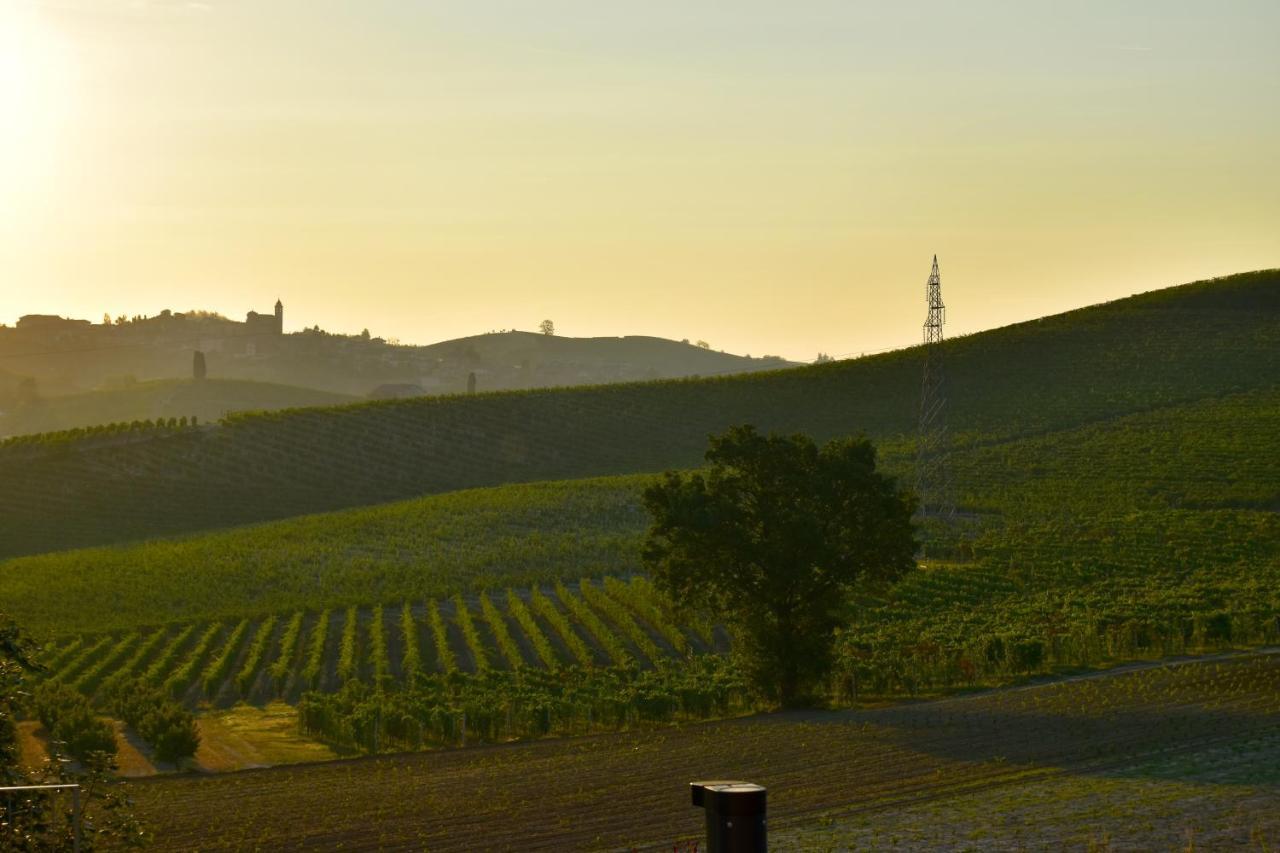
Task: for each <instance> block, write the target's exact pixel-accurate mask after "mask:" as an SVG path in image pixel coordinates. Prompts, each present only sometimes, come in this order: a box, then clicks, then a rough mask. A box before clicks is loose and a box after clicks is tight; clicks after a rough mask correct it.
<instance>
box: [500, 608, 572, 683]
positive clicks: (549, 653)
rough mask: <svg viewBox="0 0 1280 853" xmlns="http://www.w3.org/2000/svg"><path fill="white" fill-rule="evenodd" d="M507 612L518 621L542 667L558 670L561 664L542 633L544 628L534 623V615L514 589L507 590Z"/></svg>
mask: <svg viewBox="0 0 1280 853" xmlns="http://www.w3.org/2000/svg"><path fill="white" fill-rule="evenodd" d="M507 612H508V613H510V614H511V618H513V619H515V620H516V624H517V625H519V626H520V630H521V631H523V632H524V636H525V639H527V640H528V641H529V644H530V645H531V646H533V651H534V654H536V655H537V656H538V660H539V661H541V662H542V665H543V666H545V667H547V668H548V669H555V668H557V667H558V666H559V665H560V664H559V660H558V659H557V658H556V651H555V649H553V648H552V647H551V642H550V641H549V640H548V639H547V635H546V634H544V633H542V628H540V627H539V626H538V623H537V622H536V621H534V618H533V614H532V613H530V612H529V608H528V607H527V606H526V605H525V603H524V599H522V598H521V597H520V596H519V594H517V593H516V591H515V590H514V589H508V590H507Z"/></svg>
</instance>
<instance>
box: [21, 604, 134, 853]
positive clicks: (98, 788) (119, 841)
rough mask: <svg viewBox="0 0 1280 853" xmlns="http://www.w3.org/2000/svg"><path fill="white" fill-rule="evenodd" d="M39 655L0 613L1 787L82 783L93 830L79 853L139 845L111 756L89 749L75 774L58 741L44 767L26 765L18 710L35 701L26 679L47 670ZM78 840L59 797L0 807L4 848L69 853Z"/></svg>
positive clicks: (88, 824) (86, 821)
mask: <svg viewBox="0 0 1280 853" xmlns="http://www.w3.org/2000/svg"><path fill="white" fill-rule="evenodd" d="M38 651H39V650H38V649H37V648H36V646H35V644H34V643H32V642H31V640H30V638H28V637H27V636H26V634H25V633H23V632H22V631H21V630H19V629H18V628H17V626H15V625H14V624H13V623H12V622H10V621H9V620H8V618H7V617H5V616H4V614H2V613H0V787H3V786H24V785H48V784H68V783H72V784H78V785H79V786H80V796H81V803H82V807H83V809H84V812H83V821H84V827H85V829H86V830H91V831H87V832H86V833H85V834H84V837H83V838H81V839H80V845H79V847H80V849H81V850H83V851H86V853H87V851H91V850H93V849H96V848H98V847H99V843H101V846H106V847H111V848H113V849H119V848H120V847H136V846H140V845H141V844H142V843H144V842H145V841H146V840H147V836H146V834H145V833H144V832H143V831H142V827H141V826H140V825H139V824H138V822H137V820H136V819H135V818H134V817H133V814H132V812H131V809H130V804H129V801H128V799H127V798H126V797H125V796H124V793H123V791H121V790H120V785H119V784H118V783H116V782H114V780H112V779H111V777H110V773H111V771H112V770H114V764H113V763H112V762H111V759H110V756H109V755H107V754H105V753H103V752H98V751H94V750H92V749H88V750H85V752H86V755H85V758H87V759H89V760H88V761H86V762H85V766H84V769H83V770H82V771H75V770H72V769H71V768H70V767H69V765H68V764H67V762H65V761H63V760H60V758H59V756H58V755H57V754H56V747H57V746H58V744H57V742H56V740H55V743H54V746H55V754H54V755H53V756H52V758H51V760H49V761H48V762H47V763H46V765H45V767H44V769H42V770H32V769H30V768H26V767H23V766H21V764H20V761H19V757H18V748H17V737H16V729H15V727H14V724H13V720H14V717H15V715H16V713H17V712H18V709H19V706H22V705H26V704H28V703H29V702H30V697H29V694H28V692H27V691H26V690H25V689H24V688H25V684H24V683H23V682H24V680H25V679H26V677H27V676H28V675H29V674H31V673H33V672H39V671H41V669H42V667H40V665H39V663H38V662H37V660H36V658H37V653H38ZM77 695H78V694H77ZM80 699H81V702H83V701H84V700H83V697H80ZM55 737H56V736H55ZM79 746H84V744H79ZM88 746H92V744H89V745H88ZM112 747H113V748H114V736H113V742H112ZM75 836H76V832H75V826H74V824H73V823H72V822H71V821H69V820H67V819H66V815H65V812H64V803H62V802H60V801H59V800H58V799H56V798H55V797H52V796H48V795H45V794H43V793H39V794H37V793H28V794H27V795H25V796H23V795H11V796H9V797H8V798H7V800H6V801H5V803H4V804H3V806H0V850H11V849H12V850H70V849H72V847H73V846H75V843H76V837H75Z"/></svg>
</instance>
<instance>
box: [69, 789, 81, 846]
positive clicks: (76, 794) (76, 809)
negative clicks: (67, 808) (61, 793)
mask: <svg viewBox="0 0 1280 853" xmlns="http://www.w3.org/2000/svg"><path fill="white" fill-rule="evenodd" d="M71 813H72V815H74V816H75V821H76V841H75V846H74V847H73V848H72V849H73V850H74V851H75V853H80V844H81V842H82V841H83V839H82V837H81V834H82V832H83V827H84V821H83V820H82V819H81V817H80V786H79V785H76V786H75V787H74V788H72V789H71Z"/></svg>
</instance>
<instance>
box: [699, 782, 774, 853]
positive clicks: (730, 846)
mask: <svg viewBox="0 0 1280 853" xmlns="http://www.w3.org/2000/svg"><path fill="white" fill-rule="evenodd" d="M689 792H690V798H691V800H692V802H693V805H695V806H698V807H700V808H703V809H705V810H706V813H707V853H765V851H767V850H768V849H769V844H768V840H767V837H766V824H767V820H766V818H765V811H766V809H765V795H766V793H767V792H766V791H765V789H764V788H763V787H761V786H760V785H755V784H752V783H751V782H733V781H716V782H690V783H689Z"/></svg>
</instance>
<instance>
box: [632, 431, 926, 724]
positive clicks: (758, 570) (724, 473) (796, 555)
mask: <svg viewBox="0 0 1280 853" xmlns="http://www.w3.org/2000/svg"><path fill="white" fill-rule="evenodd" d="M706 459H707V462H708V463H710V470H708V471H706V472H695V473H692V474H681V473H677V472H668V473H666V474H664V475H663V478H662V480H661V481H660V482H658V483H657V484H655V485H653V486H651V487H649V488H648V489H646V490H645V493H644V502H645V505H646V506H647V507H648V509H649V512H650V514H651V515H652V519H653V520H652V526H651V527H650V529H649V534H648V538H647V540H646V542H645V545H644V551H643V556H644V562H645V564H646V565H647V566H648V568H649V570H650V571H651V572H652V574H653V579H654V583H655V585H657V586H658V587H659V588H660V589H662V590H663V591H664V592H666V593H667V594H668V595H669V596H671V598H672V599H673V600H675V601H679V602H682V603H686V604H688V605H690V606H691V607H693V608H694V609H698V610H701V611H703V612H705V613H707V614H713V615H714V616H715V618H719V619H723V620H724V621H725V622H726V624H727V625H728V627H729V628H730V630H731V631H732V632H733V634H734V650H735V653H736V654H739V655H740V656H741V658H742V659H743V661H744V662H745V664H746V666H747V669H748V671H749V673H750V674H751V675H752V677H753V679H754V680H755V683H756V685H757V687H758V688H759V690H760V692H761V694H762V695H764V696H765V697H767V698H770V699H774V700H777V701H778V702H780V703H781V704H782V705H784V706H794V705H797V704H803V703H804V702H806V701H808V700H809V699H810V698H811V696H812V691H813V689H814V688H815V687H816V686H817V685H818V682H819V681H820V679H821V678H822V677H823V676H824V675H825V674H826V673H827V671H828V669H829V668H830V663H831V658H832V646H833V642H834V632H835V629H836V628H838V627H840V626H841V625H843V624H845V623H846V622H847V620H848V608H847V606H846V605H847V602H848V599H849V596H850V594H851V593H852V592H853V591H854V590H855V589H856V588H857V587H859V586H860V585H863V584H871V583H884V582H888V581H892V580H894V579H896V578H898V577H899V576H901V575H902V574H903V573H904V572H906V571H908V570H909V569H911V568H913V567H914V566H915V551H916V542H915V533H914V528H913V527H912V524H911V516H912V513H913V512H914V511H915V505H916V502H915V498H914V497H912V496H911V495H910V494H908V493H905V492H903V491H901V490H899V489H898V488H897V485H896V483H895V482H894V480H893V479H892V478H890V477H887V476H885V475H884V474H881V473H880V472H878V471H877V470H876V453H875V448H874V447H872V445H871V443H870V442H869V441H866V440H865V439H839V440H836V441H832V442H830V443H828V444H827V445H825V446H824V447H822V448H819V447H818V446H817V445H816V444H814V442H813V441H812V440H811V439H809V438H808V437H806V436H803V435H794V436H781V435H769V436H763V435H760V434H759V433H757V432H756V431H755V429H754V428H752V427H750V426H743V427H734V428H732V429H730V430H729V431H728V432H726V433H725V434H724V435H720V436H713V437H712V438H711V447H710V449H709V450H708V451H707V454H706Z"/></svg>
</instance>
